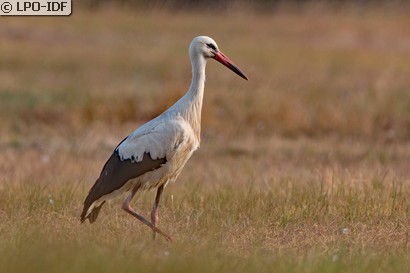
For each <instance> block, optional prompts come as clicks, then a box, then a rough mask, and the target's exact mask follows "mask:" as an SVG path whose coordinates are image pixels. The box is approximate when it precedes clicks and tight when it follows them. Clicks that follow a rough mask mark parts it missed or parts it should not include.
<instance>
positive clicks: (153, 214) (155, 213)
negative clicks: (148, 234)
mask: <svg viewBox="0 0 410 273" xmlns="http://www.w3.org/2000/svg"><path fill="white" fill-rule="evenodd" d="M163 190H164V185H161V186H159V188H158V190H157V195H156V196H155V202H154V205H153V206H152V211H151V223H152V225H153V226H154V227H156V226H157V223H158V204H159V200H160V199H161V194H162V191H163ZM155 237H156V232H155V231H154V230H153V234H152V238H153V239H154V240H155Z"/></svg>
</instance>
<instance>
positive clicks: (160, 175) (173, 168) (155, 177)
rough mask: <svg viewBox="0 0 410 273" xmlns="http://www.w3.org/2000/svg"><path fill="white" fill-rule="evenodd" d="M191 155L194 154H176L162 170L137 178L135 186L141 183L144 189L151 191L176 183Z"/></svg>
mask: <svg viewBox="0 0 410 273" xmlns="http://www.w3.org/2000/svg"><path fill="white" fill-rule="evenodd" d="M191 155H192V152H189V153H181V154H179V153H175V154H174V156H173V157H172V158H171V159H170V160H169V161H167V163H165V164H164V165H163V166H162V167H161V168H158V169H156V170H153V171H151V172H148V173H145V174H143V175H142V176H140V177H138V178H136V179H135V180H136V181H135V182H134V186H135V185H137V184H138V183H139V184H140V186H141V187H142V189H144V190H150V189H153V188H157V187H159V186H161V185H164V184H165V185H166V184H168V183H169V182H173V181H175V180H176V179H177V177H178V175H179V174H180V173H181V171H182V169H183V168H184V166H185V164H186V162H187V161H188V159H189V158H190V157H191Z"/></svg>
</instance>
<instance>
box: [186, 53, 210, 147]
mask: <svg viewBox="0 0 410 273" xmlns="http://www.w3.org/2000/svg"><path fill="white" fill-rule="evenodd" d="M191 63H192V82H191V86H190V87H189V90H188V92H187V93H186V95H185V96H184V98H183V100H184V106H185V107H186V109H184V111H183V112H184V113H183V115H184V117H185V118H186V120H187V121H188V122H189V123H190V125H191V127H192V129H193V131H194V133H195V135H196V137H197V139H198V141H199V140H200V134H201V112H202V100H203V97H204V88H205V68H206V59H205V58H204V57H203V56H202V55H194V56H191Z"/></svg>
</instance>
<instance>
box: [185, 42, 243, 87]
mask: <svg viewBox="0 0 410 273" xmlns="http://www.w3.org/2000/svg"><path fill="white" fill-rule="evenodd" d="M189 55H190V56H191V59H192V58H194V57H195V56H198V55H199V56H203V57H204V58H205V59H209V58H213V59H215V60H217V61H218V62H220V63H221V64H223V65H225V66H226V67H228V68H229V69H231V70H232V71H233V72H235V73H236V74H238V75H239V76H241V77H242V78H244V79H245V80H247V79H248V78H247V77H246V76H245V74H244V73H243V72H242V71H241V70H240V69H239V68H238V67H237V66H236V65H235V64H234V63H233V62H232V61H231V60H229V58H228V57H226V56H225V55H224V54H223V53H222V52H221V51H220V50H219V48H218V45H217V44H216V42H215V41H214V40H213V39H212V38H210V37H208V36H198V37H195V38H194V39H193V40H192V42H191V45H190V46H189Z"/></svg>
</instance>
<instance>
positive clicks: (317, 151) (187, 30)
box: [0, 9, 410, 272]
mask: <svg viewBox="0 0 410 273" xmlns="http://www.w3.org/2000/svg"><path fill="white" fill-rule="evenodd" d="M407 15H408V11H407V10H401V11H396V12H390V13H383V12H382V11H380V10H369V11H360V12H359V13H356V12H355V11H350V10H345V11H343V12H339V13H337V12H336V13H334V12H330V11H323V10H321V12H315V11H314V10H313V11H312V10H309V11H306V12H300V13H297V14H295V13H292V12H286V11H282V12H279V13H276V14H274V15H267V14H264V15H260V14H254V13H252V12H250V13H245V12H244V11H235V12H233V13H227V14H186V13H178V14H177V15H173V14H170V13H166V12H149V13H138V12H137V13H134V12H131V11H125V10H110V9H107V10H101V11H99V12H97V13H92V12H87V11H81V10H78V11H76V12H75V13H74V14H73V16H71V17H69V18H58V20H57V19H56V18H50V17H44V18H30V17H24V18H23V17H13V18H3V19H2V23H1V24H2V26H1V28H0V39H1V40H2V43H1V44H0V51H1V52H2V54H1V55H2V60H1V62H0V126H1V130H0V146H1V149H2V152H1V153H0V171H1V173H2V176H0V265H1V266H0V271H1V272H27V271H29V272H82V271H83V272H84V271H99V272H113V271H118V272H119V271H130V270H131V271H137V270H140V271H157V272H163V271H166V272H183V271H190V272H209V271H214V272H272V271H273V272H406V271H407V270H408V268H409V266H410V260H409V255H408V251H409V215H410V214H409V211H410V201H409V199H408V198H407V197H408V195H409V193H410V183H409V182H410V172H409V166H410V145H409V142H408V139H409V137H410V127H409V124H410V120H409V117H410V112H409V111H410V97H409V95H410V93H409V92H408V90H409V81H408V80H407V78H408V74H409V72H410V71H409V65H408V64H409V63H410V62H409V61H410V54H409V52H410V51H409V50H408V47H407V45H408V42H409V41H408V39H407V38H406V37H407V36H406V34H407V32H406V30H407V29H408V26H409V24H410V19H409V18H410V17H409V16H407ZM200 34H207V35H210V36H212V37H214V38H215V39H216V40H217V41H218V43H219V46H220V47H221V49H222V50H223V51H224V52H225V53H226V54H227V55H228V56H230V57H231V58H232V59H233V60H234V61H235V62H236V63H237V64H238V65H239V66H240V67H241V68H242V69H243V70H244V71H245V72H246V73H247V75H248V76H249V77H250V79H251V80H250V81H249V82H245V81H243V80H242V79H240V78H238V77H237V76H236V75H234V74H233V73H231V72H230V71H228V70H226V69H225V68H223V67H222V66H220V65H218V64H215V62H212V61H210V62H209V65H208V71H207V75H208V76H207V86H206V94H205V102H204V109H203V132H202V136H203V137H202V144H201V149H200V150H199V151H198V152H197V153H195V155H194V156H193V158H192V159H191V160H190V161H189V162H188V164H187V166H186V168H185V170H184V171H183V173H182V175H181V177H180V179H179V180H178V181H177V183H175V184H173V185H170V186H169V187H168V188H167V189H166V191H165V193H164V199H163V200H162V203H161V207H160V227H161V228H162V229H163V230H164V231H167V232H169V233H170V234H172V235H173V237H174V239H175V242H174V243H173V244H168V243H166V242H165V241H164V240H163V239H162V238H158V239H157V240H156V241H155V242H153V241H152V240H151V232H150V231H149V229H148V228H146V227H145V226H143V225H142V224H140V223H138V222H136V221H134V220H133V219H132V218H131V217H129V216H128V215H126V214H125V213H124V212H122V211H121V209H120V204H121V201H122V200H114V201H113V202H112V203H111V204H110V205H108V206H105V207H104V208H103V210H102V212H101V216H100V218H99V219H98V221H97V222H96V223H95V224H94V225H89V224H88V223H87V224H84V225H81V224H80V223H79V219H78V218H79V213H80V211H81V208H82V201H83V199H84V198H85V196H86V193H87V191H88V189H89V187H90V186H91V185H92V183H93V182H94V181H95V179H96V177H97V175H98V173H99V171H100V169H101V167H102V166H103V164H104V160H105V159H107V158H108V156H109V155H110V153H111V152H112V150H113V148H114V147H115V145H116V144H117V143H118V141H119V140H121V139H122V138H123V137H124V136H125V135H126V134H128V133H129V132H130V131H132V130H133V129H135V127H136V126H138V125H139V124H141V123H142V122H144V121H146V120H148V119H150V118H152V117H154V116H155V115H157V114H159V113H160V112H161V111H163V110H164V109H165V108H166V107H167V106H169V105H171V104H172V103H173V102H174V101H175V100H176V99H177V98H178V97H179V96H181V95H182V94H184V92H185V90H186V89H187V87H188V85H189V79H190V65H189V60H188V55H187V46H188V44H189V42H190V40H191V39H192V38H193V37H194V36H196V35H200ZM152 201H153V193H146V194H144V195H143V196H142V197H141V198H140V200H139V201H137V202H136V203H135V207H136V208H138V210H139V211H140V212H141V213H142V214H143V215H148V213H149V211H150V206H151V203H152Z"/></svg>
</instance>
